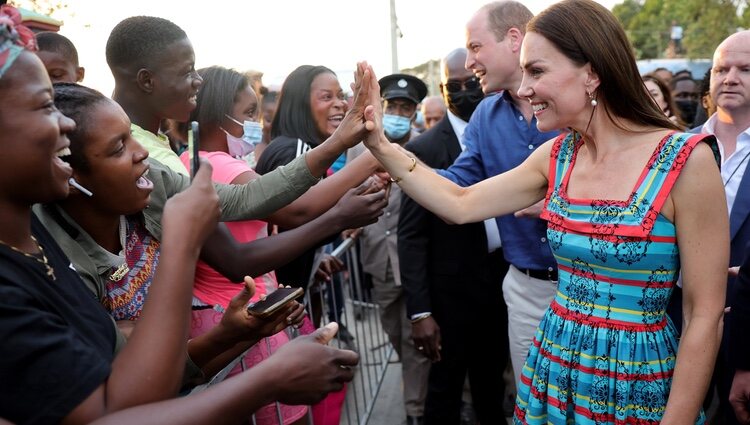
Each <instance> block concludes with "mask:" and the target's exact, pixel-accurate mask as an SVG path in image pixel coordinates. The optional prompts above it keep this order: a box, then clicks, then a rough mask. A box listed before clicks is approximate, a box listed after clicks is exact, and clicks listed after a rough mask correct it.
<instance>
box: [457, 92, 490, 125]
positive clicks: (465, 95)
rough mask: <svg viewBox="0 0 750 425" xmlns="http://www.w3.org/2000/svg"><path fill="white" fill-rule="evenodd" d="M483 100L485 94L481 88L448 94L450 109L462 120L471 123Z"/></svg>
mask: <svg viewBox="0 0 750 425" xmlns="http://www.w3.org/2000/svg"><path fill="white" fill-rule="evenodd" d="M482 99H484V92H483V91H482V89H481V88H477V89H475V90H461V91H458V92H455V93H448V109H450V111H451V112H453V113H454V114H456V116H457V117H459V118H461V119H462V120H464V121H469V118H471V114H473V113H474V110H475V109H477V105H479V102H481V101H482Z"/></svg>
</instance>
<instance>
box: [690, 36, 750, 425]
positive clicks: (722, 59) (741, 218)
mask: <svg viewBox="0 0 750 425" xmlns="http://www.w3.org/2000/svg"><path fill="white" fill-rule="evenodd" d="M748 69H750V31H742V32H738V33H735V34H732V35H730V36H729V37H727V39H725V40H724V41H723V42H722V43H721V44H719V47H717V48H716V52H715V53H714V63H713V70H712V72H711V88H710V90H711V91H710V93H711V99H712V100H713V101H714V103H715V104H716V106H717V111H716V113H714V114H713V115H712V116H711V117H710V118H709V119H708V121H706V123H705V124H704V125H703V126H702V127H701V128H699V129H697V130H699V131H700V132H702V133H708V134H713V135H714V136H716V139H717V140H718V141H719V150H720V151H721V159H722V164H721V177H722V179H723V180H724V189H725V191H726V197H727V207H728V209H729V227H730V237H731V248H730V250H731V251H730V264H729V265H730V266H739V265H740V264H742V262H743V259H744V258H745V254H746V248H747V246H748V242H750V219H748V218H749V217H750V172H747V171H748V170H747V164H748V161H749V160H750V72H748ZM747 284H750V282H746V281H740V282H735V279H734V278H732V277H730V278H729V281H728V286H727V300H728V302H727V305H730V302H732V301H734V300H735V299H737V296H738V295H740V294H742V293H744V292H746V289H745V290H743V288H739V286H741V285H747ZM741 308H750V306H745V305H740V306H737V308H736V309H735V307H734V306H733V307H732V309H734V310H738V309H741ZM734 313H735V312H730V313H729V315H728V316H727V317H726V318H725V321H724V322H725V326H724V338H723V341H722V347H721V350H720V352H719V357H718V359H717V362H716V373H715V375H714V376H715V378H716V379H717V389H718V394H719V402H720V409H721V410H722V411H723V413H724V416H725V420H726V423H727V424H736V423H739V422H737V419H736V417H735V415H734V412H733V411H732V409H731V408H730V407H729V406H728V395H729V387H730V385H731V383H732V378H733V377H734V375H735V368H736V367H738V366H739V367H743V366H742V365H740V364H738V363H737V362H736V361H735V360H734V359H733V358H734V355H733V353H732V351H733V350H732V349H730V347H731V346H732V341H733V340H736V339H738V338H747V335H739V334H738V333H737V332H736V331H735V328H737V329H739V328H738V326H739V324H736V323H735V321H734V318H733V314H734ZM737 313H739V311H737ZM745 363H746V362H745ZM741 372H742V371H738V375H739V374H741ZM748 387H749V388H750V380H749V382H748Z"/></svg>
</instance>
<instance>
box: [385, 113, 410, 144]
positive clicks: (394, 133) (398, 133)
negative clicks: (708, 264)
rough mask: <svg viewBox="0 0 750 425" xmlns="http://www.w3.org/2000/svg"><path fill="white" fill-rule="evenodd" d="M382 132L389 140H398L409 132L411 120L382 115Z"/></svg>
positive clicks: (397, 116)
mask: <svg viewBox="0 0 750 425" xmlns="http://www.w3.org/2000/svg"><path fill="white" fill-rule="evenodd" d="M383 130H384V131H385V135H386V136H388V138H389V139H391V140H399V139H401V138H403V137H404V136H406V134H407V133H408V132H409V130H411V120H410V119H409V118H406V117H402V116H401V115H390V114H385V115H383Z"/></svg>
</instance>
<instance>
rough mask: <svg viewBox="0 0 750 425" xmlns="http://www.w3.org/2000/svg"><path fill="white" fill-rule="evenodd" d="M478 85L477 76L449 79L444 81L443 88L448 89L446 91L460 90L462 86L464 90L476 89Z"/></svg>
mask: <svg viewBox="0 0 750 425" xmlns="http://www.w3.org/2000/svg"><path fill="white" fill-rule="evenodd" d="M479 86H480V84H479V78H477V77H471V78H469V79H467V80H464V81H456V80H451V81H448V82H447V83H445V89H446V90H448V93H456V92H460V91H461V89H462V88H464V89H466V90H476V89H478V88H479Z"/></svg>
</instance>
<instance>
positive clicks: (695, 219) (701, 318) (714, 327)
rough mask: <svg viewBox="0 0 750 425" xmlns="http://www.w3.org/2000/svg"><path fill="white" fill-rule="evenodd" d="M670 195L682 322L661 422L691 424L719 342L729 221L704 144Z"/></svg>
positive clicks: (717, 181)
mask: <svg viewBox="0 0 750 425" xmlns="http://www.w3.org/2000/svg"><path fill="white" fill-rule="evenodd" d="M670 196H671V199H672V205H673V206H674V223H675V225H676V227H677V244H678V246H679V249H680V264H681V265H682V282H683V312H684V313H683V314H684V324H683V331H682V338H681V340H680V347H679V351H678V353H677V364H676V366H675V371H674V379H673V381H672V391H671V393H670V395H669V400H668V402H667V407H666V411H665V412H664V418H663V419H662V422H661V423H662V424H664V425H667V424H686V423H694V422H695V419H696V418H697V416H698V412H699V410H700V407H701V403H702V402H703V398H704V396H705V394H706V390H707V388H708V383H709V380H710V379H711V373H712V371H713V366H714V361H715V359H716V353H717V351H718V349H719V342H720V341H721V333H722V328H723V325H722V316H723V313H724V301H725V291H726V284H727V283H726V278H727V265H728V264H729V220H728V214H727V209H726V200H725V199H724V188H723V185H722V181H721V177H720V176H719V169H718V168H717V166H716V162H715V160H714V158H713V154H712V153H711V151H710V149H709V148H708V146H706V145H705V144H703V143H701V144H699V145H698V146H696V148H695V149H694V150H693V153H692V155H690V157H689V158H688V161H687V163H686V165H685V168H684V169H683V170H682V172H681V173H680V177H679V178H678V179H677V182H676V183H675V186H674V188H673V189H672V192H671V195H670ZM668 207H669V203H667V204H665V206H664V209H663V211H664V212H666V211H667V210H668Z"/></svg>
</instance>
